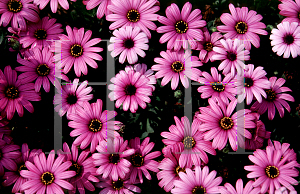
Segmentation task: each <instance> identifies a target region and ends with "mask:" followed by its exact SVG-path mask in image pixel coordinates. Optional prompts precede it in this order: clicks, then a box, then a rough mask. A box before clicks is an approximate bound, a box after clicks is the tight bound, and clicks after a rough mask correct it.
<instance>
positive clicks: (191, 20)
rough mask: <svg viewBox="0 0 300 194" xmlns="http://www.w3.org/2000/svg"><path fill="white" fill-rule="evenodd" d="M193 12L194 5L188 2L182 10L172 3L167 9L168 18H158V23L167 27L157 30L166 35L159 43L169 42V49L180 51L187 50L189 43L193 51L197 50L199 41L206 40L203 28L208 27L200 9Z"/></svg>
mask: <svg viewBox="0 0 300 194" xmlns="http://www.w3.org/2000/svg"><path fill="white" fill-rule="evenodd" d="M191 10H192V4H191V3H190V2H186V3H185V4H184V6H183V8H182V10H181V13H180V10H179V8H178V6H177V5H176V4H175V3H172V4H171V5H170V6H168V7H167V9H166V16H167V18H166V17H164V16H158V21H159V22H160V23H162V24H164V25H165V26H160V27H158V28H157V30H156V31H157V32H158V33H165V34H164V35H163V36H162V37H161V38H160V39H159V42H160V43H161V44H162V43H165V42H167V41H168V44H167V49H168V50H171V49H174V50H175V51H179V50H180V48H183V49H184V50H186V49H187V48H188V43H189V44H190V45H191V49H196V48H197V41H202V40H203V39H204V37H203V32H202V30H201V28H202V27H204V26H205V25H206V21H205V20H201V19H202V15H201V11H200V10H199V9H195V10H193V11H192V12H191ZM186 40H187V41H186Z"/></svg>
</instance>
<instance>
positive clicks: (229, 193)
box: [219, 179, 260, 194]
mask: <svg viewBox="0 0 300 194" xmlns="http://www.w3.org/2000/svg"><path fill="white" fill-rule="evenodd" d="M253 183H254V182H253V181H248V183H247V184H246V186H245V188H244V187H243V180H242V179H238V180H237V181H236V184H235V188H236V189H235V188H234V187H233V186H232V185H231V184H230V183H225V184H224V187H222V186H221V187H220V188H219V191H220V193H221V194H257V193H259V192H260V188H257V187H256V188H253Z"/></svg>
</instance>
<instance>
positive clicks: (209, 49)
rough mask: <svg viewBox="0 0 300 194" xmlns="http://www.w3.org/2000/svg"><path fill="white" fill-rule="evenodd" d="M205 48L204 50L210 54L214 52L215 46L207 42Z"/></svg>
mask: <svg viewBox="0 0 300 194" xmlns="http://www.w3.org/2000/svg"><path fill="white" fill-rule="evenodd" d="M203 46H204V49H205V50H207V51H208V52H210V51H212V50H213V45H212V43H211V42H206V43H205V44H204V45H203Z"/></svg>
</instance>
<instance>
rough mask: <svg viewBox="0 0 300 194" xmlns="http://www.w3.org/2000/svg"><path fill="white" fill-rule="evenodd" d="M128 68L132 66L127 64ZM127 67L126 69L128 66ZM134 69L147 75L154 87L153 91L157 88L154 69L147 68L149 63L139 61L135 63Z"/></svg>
mask: <svg viewBox="0 0 300 194" xmlns="http://www.w3.org/2000/svg"><path fill="white" fill-rule="evenodd" d="M127 67H128V68H129V67H131V66H127ZM127 67H125V71H126V68H127ZM133 69H134V70H135V71H136V72H139V73H140V74H142V75H144V76H146V77H147V78H149V79H150V81H149V82H148V84H149V85H150V86H151V88H152V91H154V90H155V86H154V85H155V84H156V78H155V75H152V74H153V73H154V71H153V70H152V69H148V70H147V65H146V64H144V63H142V64H140V63H138V64H135V65H134V67H133Z"/></svg>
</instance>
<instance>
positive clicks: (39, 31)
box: [34, 29, 47, 40]
mask: <svg viewBox="0 0 300 194" xmlns="http://www.w3.org/2000/svg"><path fill="white" fill-rule="evenodd" d="M34 37H36V38H37V39H38V40H42V39H46V37H47V32H46V30H44V29H37V30H36V31H35V32H34Z"/></svg>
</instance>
